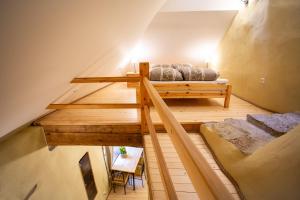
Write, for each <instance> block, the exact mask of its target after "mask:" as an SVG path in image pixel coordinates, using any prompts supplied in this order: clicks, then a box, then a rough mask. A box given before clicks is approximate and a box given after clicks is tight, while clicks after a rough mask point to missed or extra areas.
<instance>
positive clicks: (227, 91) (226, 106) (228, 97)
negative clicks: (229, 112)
mask: <svg viewBox="0 0 300 200" xmlns="http://www.w3.org/2000/svg"><path fill="white" fill-rule="evenodd" d="M231 90H232V86H231V85H227V89H226V97H225V100H224V107H225V108H229V103H230V96H231Z"/></svg>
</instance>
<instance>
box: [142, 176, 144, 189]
mask: <svg viewBox="0 0 300 200" xmlns="http://www.w3.org/2000/svg"><path fill="white" fill-rule="evenodd" d="M142 186H143V187H144V180H143V175H142Z"/></svg>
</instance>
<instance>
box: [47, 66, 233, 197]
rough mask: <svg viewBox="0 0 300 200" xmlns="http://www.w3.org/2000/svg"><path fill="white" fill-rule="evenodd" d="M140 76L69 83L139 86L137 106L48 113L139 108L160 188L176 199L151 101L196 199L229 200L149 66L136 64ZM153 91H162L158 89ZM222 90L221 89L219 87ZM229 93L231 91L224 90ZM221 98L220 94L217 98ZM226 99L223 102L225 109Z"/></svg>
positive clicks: (58, 106) (60, 106)
mask: <svg viewBox="0 0 300 200" xmlns="http://www.w3.org/2000/svg"><path fill="white" fill-rule="evenodd" d="M139 66H140V76H138V77H86V78H74V79H73V80H72V81H71V83H101V82H139V83H140V87H139V93H140V99H139V103H123V104H111V103H103V104H50V105H49V106H48V107H47V108H48V109H123V108H124V109H126V108H140V115H141V116H140V119H141V133H142V134H146V133H147V132H148V131H147V129H148V130H149V133H150V135H151V139H152V143H153V146H154V150H155V154H156V157H157V159H158V164H159V169H160V172H161V176H162V179H163V183H164V187H165V189H166V193H167V196H168V198H169V199H172V200H173V199H178V198H177V195H176V191H175V189H174V186H173V183H172V180H171V177H170V174H169V172H168V169H167V167H166V162H165V160H164V157H163V153H162V150H161V147H160V145H159V142H158V138H157V135H156V131H155V128H154V125H153V123H152V120H151V117H150V111H149V107H148V106H149V103H150V101H152V103H153V105H154V107H155V109H156V111H157V113H158V114H159V116H160V118H161V120H162V122H163V124H164V127H165V129H166V131H167V133H168V134H169V136H170V138H171V141H172V142H173V144H174V146H175V149H176V151H177V154H178V155H179V157H180V159H181V161H182V163H183V165H184V167H185V169H186V171H187V173H188V175H189V177H190V179H191V181H192V183H193V185H194V187H195V190H196V192H197V193H198V196H199V197H200V199H206V200H207V199H208V200H210V199H222V200H229V199H232V196H231V195H230V193H229V191H228V190H227V189H226V187H225V185H224V184H223V183H222V182H221V180H220V178H219V177H218V176H217V175H216V174H215V173H214V172H213V170H212V169H211V167H210V166H209V164H208V163H207V161H206V159H205V158H204V156H203V155H202V153H201V152H199V150H198V149H197V147H196V146H195V145H194V144H193V142H192V141H191V139H190V137H189V136H188V133H187V132H186V131H185V130H184V128H183V127H182V125H181V124H180V123H179V122H178V121H177V120H176V119H175V117H174V115H173V114H172V113H171V111H170V109H169V108H168V106H167V105H166V103H165V102H164V101H163V99H162V98H161V97H160V94H159V93H158V92H157V90H156V89H155V88H154V86H153V85H152V84H151V83H150V81H149V63H140V65H139ZM157 87H165V86H163V85H158V86H157ZM220 87H223V86H220ZM224 89H225V88H224ZM227 90H228V91H229V92H230V91H231V87H230V88H227ZM220 95H222V94H220ZM228 103H229V99H227V101H226V103H225V104H226V105H227V106H228Z"/></svg>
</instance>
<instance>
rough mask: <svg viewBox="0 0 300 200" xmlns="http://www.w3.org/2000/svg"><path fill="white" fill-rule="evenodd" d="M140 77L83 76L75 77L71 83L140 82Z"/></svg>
mask: <svg viewBox="0 0 300 200" xmlns="http://www.w3.org/2000/svg"><path fill="white" fill-rule="evenodd" d="M139 81H140V77H126V76H119V77H83V78H74V79H73V80H72V81H71V83H103V82H139Z"/></svg>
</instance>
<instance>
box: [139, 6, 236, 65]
mask: <svg viewBox="0 0 300 200" xmlns="http://www.w3.org/2000/svg"><path fill="white" fill-rule="evenodd" d="M236 14H237V11H197V12H161V13H159V14H157V15H156V16H155V18H154V19H153V20H152V22H151V24H150V25H149V26H148V28H147V30H146V32H145V34H144V36H143V39H142V40H141V43H140V55H141V57H142V58H140V59H142V60H148V61H150V62H152V63H155V64H161V63H169V64H171V63H190V64H194V65H203V63H204V62H205V61H207V60H210V61H209V62H216V61H217V60H216V59H217V55H215V54H216V51H215V50H216V48H217V46H218V44H219V42H220V40H221V39H222V38H223V36H224V34H225V32H226V31H227V30H228V28H229V27H230V25H231V22H232V20H233V19H234V17H235V15H236ZM213 59H214V60H213ZM214 64H215V63H214Z"/></svg>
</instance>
